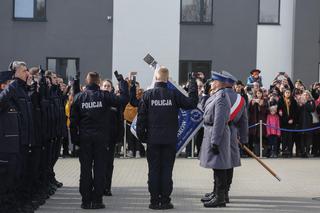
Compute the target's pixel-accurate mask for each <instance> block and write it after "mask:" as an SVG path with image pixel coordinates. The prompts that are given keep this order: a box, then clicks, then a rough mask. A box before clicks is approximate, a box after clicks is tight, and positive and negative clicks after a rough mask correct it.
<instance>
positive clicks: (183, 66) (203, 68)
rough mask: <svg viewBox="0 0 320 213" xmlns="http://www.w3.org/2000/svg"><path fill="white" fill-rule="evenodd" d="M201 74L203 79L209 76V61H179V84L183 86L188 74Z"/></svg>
mask: <svg viewBox="0 0 320 213" xmlns="http://www.w3.org/2000/svg"><path fill="white" fill-rule="evenodd" d="M190 72H202V73H203V74H204V76H205V78H206V79H207V78H210V76H211V61H180V67H179V84H180V85H181V84H185V83H186V82H187V81H188V73H190Z"/></svg>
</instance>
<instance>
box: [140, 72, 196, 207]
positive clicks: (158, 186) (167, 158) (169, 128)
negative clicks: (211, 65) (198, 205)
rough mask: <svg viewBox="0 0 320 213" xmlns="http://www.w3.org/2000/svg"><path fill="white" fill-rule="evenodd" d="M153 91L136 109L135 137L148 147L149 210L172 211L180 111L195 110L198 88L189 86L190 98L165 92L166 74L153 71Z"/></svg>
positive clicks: (176, 93)
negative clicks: (173, 178) (154, 80)
mask: <svg viewBox="0 0 320 213" xmlns="http://www.w3.org/2000/svg"><path fill="white" fill-rule="evenodd" d="M155 77H156V82H155V85H154V88H153V89H149V90H147V91H146V92H144V94H143V97H142V99H141V100H140V103H139V107H138V117H137V136H138V138H139V139H140V141H142V142H144V143H147V161H148V166H149V174H148V189H149V192H150V196H151V199H150V205H149V208H150V209H172V208H174V206H173V204H172V203H171V198H170V196H171V193H172V190H173V182H172V170H173V166H174V161H175V156H176V145H177V132H178V127H179V125H178V111H179V108H183V109H194V108H196V107H197V103H198V91H197V85H196V82H195V80H194V79H191V81H190V84H189V90H188V91H189V97H186V96H185V95H184V94H182V93H180V92H179V91H178V90H171V89H169V88H168V79H169V70H168V69H167V68H166V67H163V66H161V67H160V68H159V69H158V70H157V71H156V76H155Z"/></svg>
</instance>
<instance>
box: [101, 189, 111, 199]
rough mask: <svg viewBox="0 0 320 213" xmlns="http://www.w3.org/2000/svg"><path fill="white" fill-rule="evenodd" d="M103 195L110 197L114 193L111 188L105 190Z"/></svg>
mask: <svg viewBox="0 0 320 213" xmlns="http://www.w3.org/2000/svg"><path fill="white" fill-rule="evenodd" d="M103 195H104V196H108V197H110V196H112V193H111V191H110V190H105V191H104V192H103Z"/></svg>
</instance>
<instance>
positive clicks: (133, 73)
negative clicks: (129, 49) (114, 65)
mask: <svg viewBox="0 0 320 213" xmlns="http://www.w3.org/2000/svg"><path fill="white" fill-rule="evenodd" d="M137 74H138V73H137V72H130V76H134V75H137Z"/></svg>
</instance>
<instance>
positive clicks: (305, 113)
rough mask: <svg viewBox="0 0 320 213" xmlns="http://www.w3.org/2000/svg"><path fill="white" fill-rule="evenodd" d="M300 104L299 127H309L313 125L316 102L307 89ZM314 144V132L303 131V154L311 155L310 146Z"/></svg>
mask: <svg viewBox="0 0 320 213" xmlns="http://www.w3.org/2000/svg"><path fill="white" fill-rule="evenodd" d="M298 105H299V112H300V113H299V129H308V128H311V127H312V113H313V112H314V111H315V109H316V106H315V102H314V100H313V98H312V96H311V93H310V92H309V91H308V90H305V91H304V92H303V93H302V95H301V97H300V99H299V102H298ZM311 145H312V132H311V131H305V132H302V133H301V156H302V157H304V158H308V157H310V154H311V153H310V150H311V149H310V148H311Z"/></svg>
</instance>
